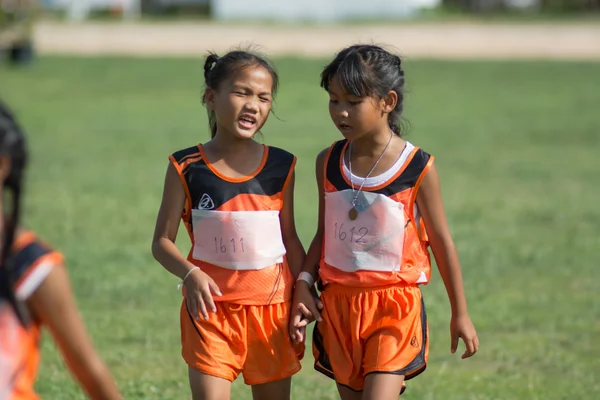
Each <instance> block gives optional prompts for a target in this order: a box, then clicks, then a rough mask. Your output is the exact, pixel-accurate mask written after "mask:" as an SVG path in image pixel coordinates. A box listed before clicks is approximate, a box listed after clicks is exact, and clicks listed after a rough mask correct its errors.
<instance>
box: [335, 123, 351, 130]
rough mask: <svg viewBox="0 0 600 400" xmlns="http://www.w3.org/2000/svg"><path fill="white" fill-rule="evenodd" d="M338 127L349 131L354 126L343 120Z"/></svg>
mask: <svg viewBox="0 0 600 400" xmlns="http://www.w3.org/2000/svg"><path fill="white" fill-rule="evenodd" d="M338 128H339V129H340V130H341V131H349V130H350V129H352V127H351V126H350V125H348V124H345V123H343V122H342V123H339V124H338Z"/></svg>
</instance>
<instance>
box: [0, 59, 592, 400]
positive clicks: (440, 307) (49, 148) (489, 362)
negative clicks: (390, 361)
mask: <svg viewBox="0 0 600 400" xmlns="http://www.w3.org/2000/svg"><path fill="white" fill-rule="evenodd" d="M276 61H277V64H278V67H279V69H280V73H281V78H282V86H281V91H280V95H279V97H278V101H277V103H276V114H277V116H278V117H279V119H278V118H274V117H272V118H271V119H270V121H269V123H268V124H267V127H266V128H265V129H264V140H265V142H267V143H269V144H273V145H279V146H283V147H285V148H286V149H288V150H290V151H292V152H294V153H295V154H296V155H298V157H299V162H298V167H297V186H296V188H297V192H296V202H297V203H296V204H297V205H296V215H297V217H296V218H297V223H298V229H299V232H300V235H301V238H302V240H303V242H304V243H305V244H306V245H307V244H308V243H309V241H310V239H311V237H312V234H313V230H314V228H315V223H316V220H315V216H316V197H315V194H316V188H315V183H314V170H313V169H314V167H313V165H314V157H315V156H316V154H317V152H318V151H319V150H320V149H322V148H323V147H325V146H328V145H329V144H330V143H331V142H332V141H333V140H336V139H337V138H338V137H339V134H338V133H337V131H336V130H335V128H334V126H333V125H332V124H331V122H330V121H329V116H328V111H327V96H326V95H325V93H324V92H323V91H322V90H321V89H320V88H319V87H318V74H319V70H320V68H321V66H322V65H323V64H324V63H325V61H322V62H316V61H303V60H295V59H279V60H276ZM407 68H408V69H407V82H408V86H409V87H408V89H409V92H408V95H407V100H406V116H407V118H408V120H409V121H410V123H411V130H410V132H409V135H408V139H409V140H411V141H412V142H413V143H415V144H417V145H419V146H421V147H423V148H424V149H426V150H427V151H429V152H431V153H433V154H435V155H436V157H437V158H436V159H437V164H438V168H439V170H440V174H441V177H442V184H443V193H444V198H445V205H446V209H447V213H448V215H449V220H450V223H451V228H452V231H453V233H454V238H455V241H456V244H457V247H458V249H459V252H460V255H461V260H462V266H463V271H464V275H465V284H466V287H467V294H468V300H469V306H470V313H471V316H472V318H473V320H474V322H475V324H476V327H477V328H478V333H479V337H480V342H481V348H480V353H479V354H477V355H476V356H475V357H474V358H472V359H470V360H467V361H461V360H460V358H459V357H458V356H451V355H450V354H449V347H450V343H449V342H450V340H449V330H448V322H449V306H448V301H447V297H446V295H445V292H444V288H443V284H442V282H441V279H440V278H439V274H437V273H436V274H434V279H433V281H432V283H431V284H430V285H428V286H427V287H425V288H424V289H423V290H424V294H425V299H426V304H427V306H428V313H429V323H430V333H431V349H430V359H429V362H430V364H429V367H428V369H427V371H426V372H425V373H424V374H422V375H421V376H420V377H418V378H417V379H415V380H413V381H411V382H410V383H409V390H408V391H407V394H406V395H405V396H403V397H405V398H407V399H423V400H424V399H430V400H431V399H435V400H438V399H444V400H468V399H493V400H499V399H507V400H508V399H527V400H535V399H544V400H549V399H590V400H592V399H597V398H600V380H599V379H598V374H600V294H599V293H600V283H599V282H600V272H599V271H600V270H599V268H598V262H599V258H598V255H597V254H598V253H597V251H598V249H599V248H600V208H599V207H598V204H600V203H599V202H598V197H599V196H600V159H599V158H598V153H599V150H600V113H598V105H599V104H600V91H599V90H598V88H600V64H592V63H544V62H530V63H517V62H494V63H491V62H489V63H488V62H464V63H453V62H434V61H427V62H425V61H417V60H408V61H407ZM202 71H203V69H202V61H201V60H198V59H188V60H162V59H155V60H133V59H111V58H109V59H106V58H105V59H82V58H45V59H42V60H41V62H40V63H39V64H38V65H36V66H34V67H33V68H32V69H29V70H10V69H7V68H0V96H2V97H3V98H5V99H6V100H7V101H8V102H10V103H11V104H12V105H13V107H14V108H15V109H16V111H18V113H19V114H20V116H21V119H22V121H23V124H24V126H25V127H26V128H27V130H28V131H29V132H30V146H31V152H32V164H31V167H30V169H29V173H28V197H27V208H26V210H27V215H26V221H27V223H28V224H29V225H30V227H32V228H34V229H35V230H37V231H38V232H39V233H40V234H41V235H43V236H44V237H45V238H46V239H47V240H49V241H51V242H52V243H53V244H54V245H56V246H57V247H58V248H60V249H61V250H63V251H64V252H65V254H66V256H67V260H68V268H69V271H70V274H71V277H72V280H73V284H74V290H75V292H76V295H77V299H78V303H79V305H80V308H81V310H82V313H83V315H84V318H85V321H86V323H87V326H88V328H89V330H90V332H91V334H92V336H93V339H94V341H95V343H96V346H97V348H98V350H99V351H100V352H101V354H102V356H103V358H104V359H105V360H106V362H107V363H108V364H109V366H110V367H111V370H112V372H113V374H114V376H115V377H116V379H117V380H118V383H119V386H120V388H121V389H122V391H123V393H124V395H125V398H126V399H160V400H167V399H182V398H189V396H188V386H187V374H186V367H185V365H184V362H183V361H182V359H181V357H180V355H179V352H180V344H179V323H178V306H179V303H180V301H181V298H180V295H179V293H178V292H177V291H176V289H175V285H176V283H177V280H176V278H174V277H172V276H170V275H169V274H168V273H167V272H165V271H164V270H163V268H162V267H161V266H160V265H159V264H157V263H156V262H155V261H154V260H153V258H152V256H151V254H150V240H151V236H152V231H153V227H154V221H155V214H156V212H157V209H158V205H159V201H160V196H161V191H162V184H163V178H164V172H165V168H166V166H167V156H168V155H169V154H170V153H171V152H173V151H175V150H177V149H180V148H183V147H186V146H189V145H192V144H195V143H198V142H200V141H205V140H206V139H207V137H208V134H207V128H206V116H205V114H206V113H205V110H204V109H203V108H202V106H201V104H200V95H201V88H202ZM188 245H189V242H188V240H187V237H186V235H185V232H184V231H183V230H180V237H179V246H180V248H181V249H187V247H188ZM311 361H312V356H311V354H310V351H309V352H307V355H306V358H305V362H304V369H303V371H302V372H301V373H300V374H299V375H297V377H296V379H295V380H294V381H293V398H295V399H304V398H310V399H315V400H317V399H335V398H337V396H336V390H335V388H334V384H333V383H332V382H331V381H329V380H327V379H325V378H323V377H321V376H320V375H319V374H317V373H316V372H314V371H313V369H312V367H311ZM37 389H38V390H39V393H40V394H41V396H42V398H45V399H52V400H54V399H59V400H62V399H67V400H68V399H81V398H83V396H82V394H81V392H80V390H79V389H78V388H77V386H76V385H75V384H74V383H73V381H72V379H71V378H70V376H69V374H68V372H67V370H66V369H65V367H64V366H63V364H62V362H61V360H60V358H59V356H58V355H57V353H56V351H55V350H54V346H53V344H52V342H51V341H50V340H48V337H46V340H45V341H44V351H43V365H42V368H41V371H40V377H39V380H38V384H37ZM232 398H233V399H249V398H250V394H249V389H248V388H246V387H244V386H243V384H241V382H237V383H236V384H235V387H234V393H233V396H232Z"/></svg>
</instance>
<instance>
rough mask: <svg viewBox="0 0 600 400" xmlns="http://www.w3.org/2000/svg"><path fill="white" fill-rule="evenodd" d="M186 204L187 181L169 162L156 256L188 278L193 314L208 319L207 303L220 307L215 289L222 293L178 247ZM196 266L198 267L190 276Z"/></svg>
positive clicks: (155, 240)
mask: <svg viewBox="0 0 600 400" xmlns="http://www.w3.org/2000/svg"><path fill="white" fill-rule="evenodd" d="M184 204H185V190H184V188H183V184H182V182H181V180H180V178H179V175H178V173H177V170H176V169H175V167H174V166H173V164H169V167H168V168H167V174H166V177H165V186H164V190H163V197H162V202H161V204H160V209H159V211H158V217H157V218H156V227H155V228H154V237H153V239H152V255H153V256H154V258H155V259H156V261H158V262H159V263H160V264H161V265H162V266H163V267H164V268H165V269H166V270H167V271H169V272H170V273H172V274H173V275H175V276H177V277H179V278H180V279H182V280H183V279H184V278H185V282H184V284H185V288H186V301H187V306H188V311H189V312H190V313H191V315H193V316H194V317H195V318H199V315H200V313H201V314H202V316H203V317H204V318H205V319H208V312H207V306H208V308H210V310H211V311H212V312H215V311H216V310H217V309H216V307H215V303H214V301H213V297H212V294H211V292H212V293H213V294H215V295H217V296H220V295H221V292H220V291H219V287H218V286H217V284H216V283H215V282H214V281H213V280H212V279H211V278H210V277H209V276H208V275H206V274H205V273H204V272H202V271H200V269H198V268H196V266H195V265H194V264H192V263H190V262H189V261H188V260H186V259H185V257H184V256H183V255H182V254H181V253H180V252H179V249H177V247H176V246H175V239H176V238H177V230H178V229H179V222H180V219H181V211H182V210H183V206H184ZM194 268H196V269H195V270H194V271H192V272H191V273H190V274H189V275H188V273H189V272H190V271H191V270H192V269H194ZM186 276H187V278H186Z"/></svg>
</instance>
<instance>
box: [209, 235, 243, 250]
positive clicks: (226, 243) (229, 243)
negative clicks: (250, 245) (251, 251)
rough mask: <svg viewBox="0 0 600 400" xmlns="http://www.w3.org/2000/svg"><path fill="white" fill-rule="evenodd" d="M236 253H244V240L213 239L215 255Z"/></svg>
mask: <svg viewBox="0 0 600 400" xmlns="http://www.w3.org/2000/svg"><path fill="white" fill-rule="evenodd" d="M238 251H239V252H242V253H243V252H244V238H239V239H238V240H236V239H235V238H231V239H230V240H227V239H226V238H222V237H221V238H217V237H215V253H227V252H232V253H237V252H238Z"/></svg>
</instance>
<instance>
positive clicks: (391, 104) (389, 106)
mask: <svg viewBox="0 0 600 400" xmlns="http://www.w3.org/2000/svg"><path fill="white" fill-rule="evenodd" d="M397 104H398V93H396V91H394V90H390V91H389V92H388V94H387V95H385V97H384V98H382V99H381V110H382V111H383V112H384V113H391V112H392V111H394V108H396V105H397Z"/></svg>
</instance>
